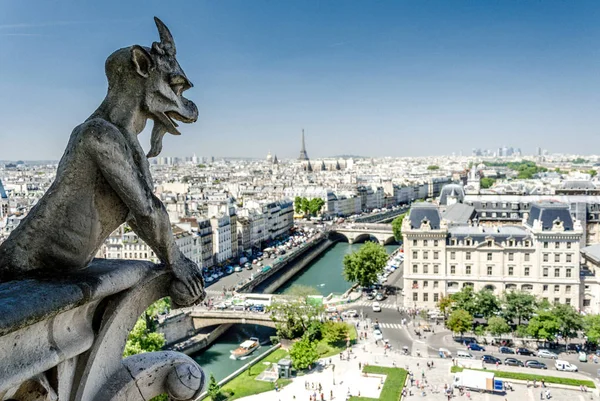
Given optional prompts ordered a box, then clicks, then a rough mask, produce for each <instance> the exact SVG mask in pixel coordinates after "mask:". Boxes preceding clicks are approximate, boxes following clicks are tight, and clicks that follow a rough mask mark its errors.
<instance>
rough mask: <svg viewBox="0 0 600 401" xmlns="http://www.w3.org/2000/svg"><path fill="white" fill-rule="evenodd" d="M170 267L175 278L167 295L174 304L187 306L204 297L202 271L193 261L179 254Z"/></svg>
mask: <svg viewBox="0 0 600 401" xmlns="http://www.w3.org/2000/svg"><path fill="white" fill-rule="evenodd" d="M171 269H172V270H173V274H174V275H175V279H174V280H173V282H172V283H171V287H170V288H169V295H170V296H171V299H172V300H173V302H175V304H177V305H179V306H189V305H192V304H196V303H199V302H201V301H202V300H203V299H204V298H205V297H206V292H205V291H204V278H203V277H202V271H201V270H200V268H199V267H198V266H197V265H196V264H195V263H194V262H192V261H191V260H189V259H188V258H186V257H185V256H183V255H181V257H180V258H179V259H178V260H177V261H176V262H175V263H174V264H173V266H171Z"/></svg>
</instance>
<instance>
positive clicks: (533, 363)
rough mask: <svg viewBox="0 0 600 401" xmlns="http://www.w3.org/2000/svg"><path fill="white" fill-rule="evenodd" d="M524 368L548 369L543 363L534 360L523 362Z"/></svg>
mask: <svg viewBox="0 0 600 401" xmlns="http://www.w3.org/2000/svg"><path fill="white" fill-rule="evenodd" d="M525 367H527V368H532V369H548V367H547V366H546V364H545V363H543V362H540V361H536V360H535V359H530V360H528V361H525Z"/></svg>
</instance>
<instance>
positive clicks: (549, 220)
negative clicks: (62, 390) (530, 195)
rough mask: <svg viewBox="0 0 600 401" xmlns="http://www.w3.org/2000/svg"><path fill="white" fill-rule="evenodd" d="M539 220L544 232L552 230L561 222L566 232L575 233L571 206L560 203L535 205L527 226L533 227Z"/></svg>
mask: <svg viewBox="0 0 600 401" xmlns="http://www.w3.org/2000/svg"><path fill="white" fill-rule="evenodd" d="M535 220H539V221H540V223H541V224H542V230H544V231H546V230H551V229H552V227H553V226H554V224H556V223H557V222H560V223H562V224H563V226H564V229H565V231H573V218H572V217H571V213H570V212H569V206H568V205H566V204H564V203H558V202H543V203H534V204H532V205H531V210H530V211H529V217H528V219H527V225H528V226H530V227H533V222H534V221H535Z"/></svg>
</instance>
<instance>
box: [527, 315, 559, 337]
mask: <svg viewBox="0 0 600 401" xmlns="http://www.w3.org/2000/svg"><path fill="white" fill-rule="evenodd" d="M559 330H560V324H559V322H558V319H556V317H555V316H554V315H553V314H552V311H550V310H538V312H537V315H536V316H533V317H532V318H531V319H530V320H529V323H528V325H527V334H529V335H530V336H531V337H533V338H535V339H537V340H554V338H555V336H556V334H558V332H559Z"/></svg>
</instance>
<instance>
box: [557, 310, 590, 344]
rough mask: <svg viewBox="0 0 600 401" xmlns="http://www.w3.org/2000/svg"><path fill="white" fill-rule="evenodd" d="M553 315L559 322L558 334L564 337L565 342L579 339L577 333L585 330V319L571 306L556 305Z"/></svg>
mask: <svg viewBox="0 0 600 401" xmlns="http://www.w3.org/2000/svg"><path fill="white" fill-rule="evenodd" d="M552 314H553V315H554V316H555V317H556V320H557V321H558V326H559V328H558V332H559V334H561V335H562V336H563V337H564V339H565V342H566V341H568V339H569V338H573V337H577V332H578V331H579V330H581V329H583V318H582V317H581V315H580V314H579V313H577V311H576V310H575V308H573V307H572V306H571V305H566V304H555V305H554V307H553V308H552Z"/></svg>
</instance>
